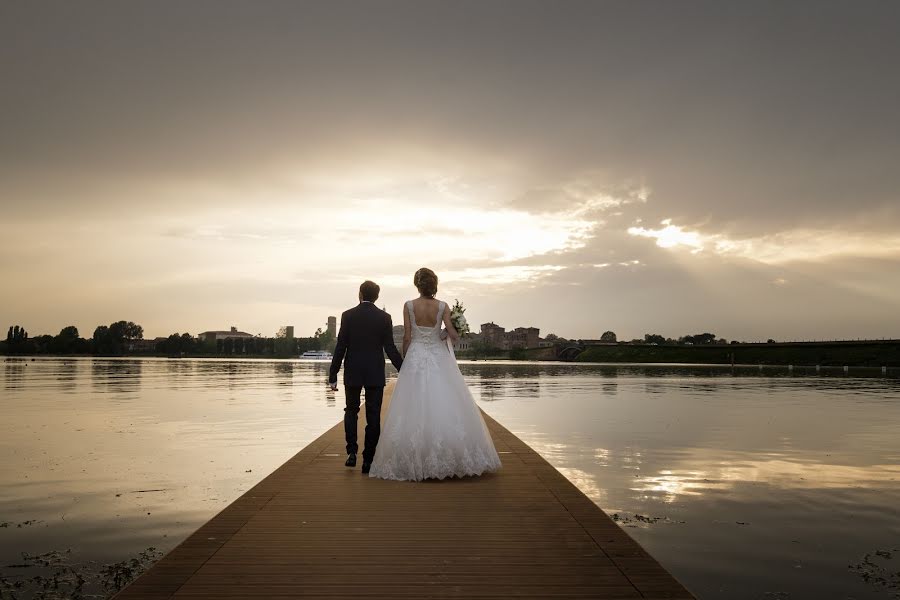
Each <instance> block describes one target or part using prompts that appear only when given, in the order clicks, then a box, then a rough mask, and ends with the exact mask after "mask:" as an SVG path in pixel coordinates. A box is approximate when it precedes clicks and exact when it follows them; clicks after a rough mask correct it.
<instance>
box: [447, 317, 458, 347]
mask: <svg viewBox="0 0 900 600" xmlns="http://www.w3.org/2000/svg"><path fill="white" fill-rule="evenodd" d="M444 329H445V330H446V331H447V335H449V336H450V340H451V341H452V342H453V343H454V344H455V343H456V342H457V341H458V340H459V333H457V332H456V327H454V326H453V321H452V320H450V310H449V309H444Z"/></svg>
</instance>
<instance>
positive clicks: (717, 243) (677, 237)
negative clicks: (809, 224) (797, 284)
mask: <svg viewBox="0 0 900 600" xmlns="http://www.w3.org/2000/svg"><path fill="white" fill-rule="evenodd" d="M660 225H662V227H660V228H658V229H650V228H645V227H638V226H634V227H629V228H628V229H627V232H628V233H629V234H630V235H633V236H637V237H646V238H650V239H653V240H656V245H657V246H659V247H660V248H666V249H672V250H677V249H679V248H680V247H682V248H686V249H688V250H689V251H690V253H691V254H699V253H701V252H712V253H714V254H717V255H720V256H735V257H740V258H746V259H750V260H755V261H759V262H763V263H768V264H780V263H786V262H791V261H803V260H809V261H816V260H823V259H827V258H831V257H837V256H869V257H880V256H893V255H896V254H897V253H898V252H900V236H898V235H896V234H870V235H861V234H853V233H848V232H844V231H832V230H825V231H823V230H812V229H802V230H800V229H798V230H791V231H783V232H779V233H774V234H769V235H764V236H757V237H748V238H742V239H741V238H738V239H732V238H729V237H727V236H725V235H723V234H717V233H703V232H700V231H689V230H687V229H685V228H684V227H682V226H680V225H673V224H672V220H671V219H665V220H663V221H661V222H660ZM776 283H779V284H781V283H784V282H777V281H776Z"/></svg>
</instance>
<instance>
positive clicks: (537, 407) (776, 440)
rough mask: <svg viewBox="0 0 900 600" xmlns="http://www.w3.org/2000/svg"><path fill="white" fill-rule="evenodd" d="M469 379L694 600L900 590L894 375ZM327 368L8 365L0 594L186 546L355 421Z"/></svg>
mask: <svg viewBox="0 0 900 600" xmlns="http://www.w3.org/2000/svg"><path fill="white" fill-rule="evenodd" d="M461 368H462V370H463V373H464V375H465V376H466V379H467V381H468V382H469V384H470V386H471V389H472V391H473V394H474V395H475V397H476V399H477V400H478V402H479V404H480V406H481V407H482V408H483V409H484V410H485V411H486V412H488V413H489V414H490V415H491V416H493V417H495V418H496V419H498V420H499V421H500V422H501V423H502V424H504V425H505V426H506V427H507V428H509V429H510V430H512V431H513V432H515V433H516V434H518V435H519V436H520V437H521V438H522V439H523V440H524V441H526V442H527V443H528V444H530V445H531V446H532V447H534V448H535V449H536V450H537V451H538V452H540V453H541V454H542V455H543V456H544V457H546V458H547V460H549V461H550V462H551V463H552V464H553V465H554V466H556V467H557V468H558V469H559V470H560V471H561V472H563V473H564V474H565V475H566V476H567V477H569V479H571V480H572V481H573V482H574V483H575V484H576V485H577V486H578V487H579V488H580V489H581V490H582V491H583V492H585V493H586V494H587V495H588V496H590V497H591V498H592V499H593V500H594V502H596V503H597V504H598V505H599V506H600V507H601V508H602V509H603V510H605V511H606V512H607V513H609V514H610V515H617V518H618V519H619V522H620V524H621V525H622V526H623V527H624V528H625V529H626V531H628V533H629V534H630V535H632V536H633V537H634V538H636V539H637V540H638V541H639V542H640V543H641V544H642V545H643V546H644V547H645V548H646V549H647V550H648V551H649V552H650V553H652V554H653V555H654V556H655V557H656V558H657V559H658V560H659V561H660V562H661V563H662V564H663V565H664V566H665V567H667V568H668V569H669V570H670V571H672V572H673V573H674V574H675V576H676V577H677V578H678V579H679V580H680V581H682V582H683V583H684V584H685V585H686V586H687V587H688V588H689V589H690V590H692V591H693V592H694V593H695V594H697V596H698V597H699V598H702V599H714V598H715V599H719V598H721V599H744V598H748V599H749V598H752V599H757V598H760V599H762V598H765V599H774V598H842V599H849V598H857V599H862V598H872V599H877V598H892V597H897V596H896V594H897V593H898V591H900V590H898V589H897V588H896V586H897V585H898V583H900V574H898V571H900V508H898V507H900V380H898V379H896V378H887V377H854V376H852V374H851V376H845V375H843V374H839V375H836V376H816V375H813V374H810V375H799V374H789V373H788V372H787V371H786V370H780V369H771V370H767V371H764V372H762V373H760V372H759V371H758V370H756V369H748V370H746V372H744V371H741V370H738V371H736V372H732V371H731V369H727V368H718V367H683V366H652V365H636V366H628V365H622V366H608V365H607V366H604V365H576V364H514V363H485V362H478V363H464V364H462V365H461ZM326 369H327V365H326V364H324V363H314V362H302V361H262V360H245V361H225V360H165V359H141V360H132V359H122V360H110V359H102V360H96V359H74V360H73V359H40V358H39V359H36V360H33V361H32V360H21V359H19V360H15V359H8V360H6V362H5V363H4V364H3V368H2V369H0V390H2V392H0V393H2V396H0V408H2V419H0V456H2V458H3V460H2V461H0V573H2V576H3V577H2V578H0V597H5V596H3V593H4V592H3V590H4V587H3V586H5V587H6V589H7V592H8V591H9V590H11V589H13V588H12V586H13V585H14V584H15V581H24V580H25V579H27V578H28V577H30V576H32V575H33V574H35V573H41V574H44V576H45V577H46V576H48V575H47V574H48V573H50V572H56V573H57V575H58V576H59V574H60V573H62V577H63V578H64V577H65V576H66V573H70V574H71V572H83V573H87V574H88V575H89V577H88V579H89V583H88V585H87V586H86V587H85V588H84V589H85V590H86V591H90V592H95V593H102V588H100V587H98V586H99V584H98V583H97V582H98V581H99V579H97V578H92V577H93V575H92V574H96V573H97V572H99V570H100V568H101V567H102V565H105V564H109V563H116V562H119V561H124V560H127V559H130V558H132V557H136V556H138V555H139V553H140V552H142V551H144V550H146V549H147V548H148V547H151V546H152V547H155V548H158V549H159V550H160V551H168V550H169V549H171V548H172V547H174V546H175V545H176V544H177V543H178V542H179V541H181V540H182V539H184V538H185V537H186V536H187V535H189V534H190V533H191V532H193V531H194V530H195V529H196V528H197V527H199V526H200V525H201V524H202V523H203V522H205V521H206V520H208V519H209V518H210V517H212V516H213V515H214V514H215V513H217V512H218V511H219V510H221V509H222V508H223V507H224V506H226V505H227V504H229V503H230V502H231V501H233V500H234V499H235V498H237V497H238V496H240V495H241V494H242V493H243V492H244V491H246V490H247V489H248V488H250V487H251V486H252V485H254V484H255V483H256V482H258V481H259V480H260V479H262V478H263V477H265V476H266V475H267V474H268V473H270V472H271V471H272V470H274V469H275V468H276V467H278V466H279V465H281V464H282V463H284V462H285V461H286V460H287V459H288V458H290V457H291V456H293V455H294V454H295V453H296V452H297V451H298V450H300V449H301V448H302V447H303V446H305V445H306V444H307V443H309V442H310V441H312V440H313V439H315V438H316V437H318V436H319V435H320V434H321V433H322V432H323V431H324V430H325V429H327V428H328V427H330V426H332V425H334V424H335V423H336V422H337V421H338V420H340V419H341V418H342V407H343V396H342V395H340V393H339V395H338V396H337V397H336V396H335V394H333V393H331V392H329V391H326V389H325V386H324V383H323V382H324V379H325V376H326ZM340 463H341V461H337V462H336V463H335V468H336V469H337V468H343V467H342V466H341V464H340ZM892 550H893V554H889V553H890V552H891V551H892ZM876 551H878V552H881V553H882V554H876ZM22 553H26V556H23V554H22ZM48 553H49V554H48ZM35 555H42V556H41V557H36V556H35ZM867 555H868V558H866V556H867ZM25 565H29V566H25ZM35 565H43V566H40V567H38V566H35ZM69 568H71V571H68V570H67V569H69ZM54 570H55V571H54ZM864 573H868V575H869V581H866V580H865V578H864V577H863V574H864ZM878 578H883V580H884V584H885V585H882V584H880V583H879V579H878ZM44 583H45V585H46V581H45V582H44ZM36 586H38V584H36V583H33V582H32V583H26V584H25V588H24V589H25V590H28V589H34V588H35V587H36ZM891 586H895V587H893V588H892V587H891ZM21 591H22V590H20V591H19V593H20V597H28V595H27V593H26V594H22V593H21Z"/></svg>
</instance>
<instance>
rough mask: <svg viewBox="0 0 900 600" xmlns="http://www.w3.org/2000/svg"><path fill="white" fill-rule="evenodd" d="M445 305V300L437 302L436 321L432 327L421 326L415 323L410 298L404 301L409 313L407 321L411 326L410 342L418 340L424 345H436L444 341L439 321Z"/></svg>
mask: <svg viewBox="0 0 900 600" xmlns="http://www.w3.org/2000/svg"><path fill="white" fill-rule="evenodd" d="M446 307H447V303H446V302H443V301H440V302H438V312H437V322H436V323H435V324H434V325H433V326H432V327H421V326H419V325H417V324H416V311H415V310H413V303H412V300H407V301H406V310H407V312H408V313H409V322H410V325H411V326H412V340H411V343H413V344H414V343H416V342H420V343H422V344H425V345H426V346H437V345H439V344H443V343H444V340H442V339H441V323H442V322H443V318H444V310H445V309H446Z"/></svg>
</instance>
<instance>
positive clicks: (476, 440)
mask: <svg viewBox="0 0 900 600" xmlns="http://www.w3.org/2000/svg"><path fill="white" fill-rule="evenodd" d="M413 283H414V284H415V286H416V288H418V290H419V297H418V298H416V299H415V300H409V301H407V302H406V304H405V305H404V307H403V308H404V310H403V330H404V333H403V355H404V359H403V368H402V369H400V375H399V377H398V379H397V384H396V387H395V388H394V393H393V395H392V396H391V403H390V405H389V406H388V411H387V415H386V416H385V421H384V428H383V431H382V433H381V439H380V440H379V441H378V447H377V448H376V450H375V458H374V459H373V461H372V467H371V470H370V471H369V476H370V477H380V478H382V479H400V480H409V481H421V480H422V479H432V478H433V479H443V478H445V477H453V476H457V477H463V476H466V475H481V474H482V473H485V472H488V471H496V470H497V469H499V468H500V466H501V465H500V457H499V455H498V454H497V450H496V449H495V448H494V443H493V441H492V440H491V434H490V433H489V432H488V429H487V426H486V425H485V424H484V419H483V418H482V417H481V411H480V410H479V409H478V407H477V406H476V405H475V400H474V399H473V398H472V394H471V392H470V391H469V388H468V387H467V386H466V383H465V381H464V380H463V376H462V373H460V371H459V366H458V365H457V364H456V357H455V356H454V355H453V353H452V348H451V347H450V346H449V344H448V343H447V342H446V341H445V334H446V336H449V338H450V340H451V341H452V342H455V341H456V340H457V339H459V335H458V334H457V332H456V330H455V329H454V328H453V323H452V321H451V320H450V311H449V310H447V303H446V302H442V301H440V300H438V299H436V298H435V297H434V295H435V294H436V293H437V283H438V278H437V275H435V274H434V271H432V270H431V269H419V270H418V271H416V274H415V277H414V278H413ZM441 323H443V324H444V327H445V328H446V329H445V330H444V331H441Z"/></svg>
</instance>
